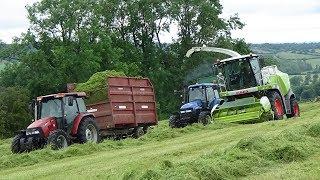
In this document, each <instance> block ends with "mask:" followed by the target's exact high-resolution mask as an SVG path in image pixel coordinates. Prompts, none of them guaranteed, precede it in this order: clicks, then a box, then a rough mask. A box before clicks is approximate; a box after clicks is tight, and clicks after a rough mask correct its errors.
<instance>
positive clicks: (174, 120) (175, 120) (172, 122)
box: [169, 115, 180, 128]
mask: <svg viewBox="0 0 320 180" xmlns="http://www.w3.org/2000/svg"><path fill="white" fill-rule="evenodd" d="M169 126H170V127H171V128H178V127H180V124H179V116H177V115H171V116H170V118H169Z"/></svg>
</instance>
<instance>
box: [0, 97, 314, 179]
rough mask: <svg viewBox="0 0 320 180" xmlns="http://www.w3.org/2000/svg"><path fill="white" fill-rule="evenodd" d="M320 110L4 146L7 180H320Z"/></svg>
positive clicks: (1, 161)
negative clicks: (18, 148) (117, 137)
mask: <svg viewBox="0 0 320 180" xmlns="http://www.w3.org/2000/svg"><path fill="white" fill-rule="evenodd" d="M319 108H320V105H318V104H315V103H310V104H303V105H302V117H301V118H297V119H294V120H282V121H273V122H266V123H260V124H253V125H234V124H221V123H215V124H212V125H210V126H207V127H203V126H200V125H194V126H189V127H187V128H183V129H178V130H171V129H169V128H168V127H167V124H166V123H167V122H166V121H164V122H161V123H160V125H159V126H158V127H156V128H155V129H153V130H152V131H151V132H150V133H148V134H147V135H145V136H144V137H143V138H141V139H139V140H134V139H126V140H122V141H110V140H107V141H104V142H103V143H101V144H99V145H93V144H85V145H73V146H71V147H70V148H67V149H65V150H61V151H52V150H49V149H44V150H40V151H35V152H31V153H25V154H21V155H12V154H11V153H10V152H9V143H10V140H5V141H0V169H1V171H0V177H1V178H14V179H20V178H25V179H33V178H52V177H54V178H65V177H67V178H77V177H81V178H106V177H108V178H112V179H122V178H123V179H132V178H145V179H148V178H151V177H153V178H156V179H158V178H164V179H168V178H174V179H185V178H189V179H190V178H191V179H198V178H204V179H205V178H208V179H215V178H216V179H220V178H236V177H242V178H249V179H270V178H312V177H313V178H316V177H319V176H320V161H319V160H320V158H319V157H320V156H319V155H320V144H319V145H318V142H319V137H320V122H319V121H320V117H317V114H318V109H319Z"/></svg>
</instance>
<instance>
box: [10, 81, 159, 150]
mask: <svg viewBox="0 0 320 180" xmlns="http://www.w3.org/2000/svg"><path fill="white" fill-rule="evenodd" d="M105 83H106V87H107V88H106V91H105V92H104V93H106V94H107V96H108V99H107V100H105V101H100V102H96V103H94V104H89V105H87V106H86V105H85V100H84V99H85V98H86V93H84V92H71V91H70V92H68V93H59V94H52V95H46V96H40V97H38V98H37V99H36V100H35V101H34V103H33V107H34V117H35V119H34V121H33V123H31V124H30V125H29V126H28V127H27V129H25V130H22V131H20V133H19V134H17V135H16V136H15V137H14V138H13V141H12V145H11V150H12V152H13V153H21V152H25V151H31V150H35V149H40V148H43V147H44V146H46V145H50V146H51V147H52V148H53V149H60V148H64V147H67V146H68V145H70V143H73V142H77V143H85V142H99V140H100V136H101V137H110V136H112V137H123V136H129V135H131V136H133V137H136V138H138V137H140V136H141V135H143V134H144V133H145V132H146V131H147V128H148V127H149V126H152V125H156V124H157V112H156V102H155V95H154V90H153V86H152V84H151V82H150V80H149V79H147V78H131V77H108V78H107V79H105ZM71 89H72V88H71Z"/></svg>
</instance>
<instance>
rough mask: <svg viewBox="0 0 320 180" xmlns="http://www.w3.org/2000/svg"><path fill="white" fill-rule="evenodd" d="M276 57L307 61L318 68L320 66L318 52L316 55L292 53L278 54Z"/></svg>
mask: <svg viewBox="0 0 320 180" xmlns="http://www.w3.org/2000/svg"><path fill="white" fill-rule="evenodd" d="M276 57H278V58H279V59H284V60H306V61H307V62H308V63H310V64H311V65H312V67H316V66H317V65H320V54H319V53H318V51H316V53H315V54H298V53H292V52H279V53H277V54H276Z"/></svg>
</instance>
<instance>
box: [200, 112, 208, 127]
mask: <svg viewBox="0 0 320 180" xmlns="http://www.w3.org/2000/svg"><path fill="white" fill-rule="evenodd" d="M208 115H209V116H210V112H207V111H202V112H200V114H199V117H198V122H199V123H202V124H203V125H204V126H205V125H208V124H210V121H208V120H207V116H208Z"/></svg>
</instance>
